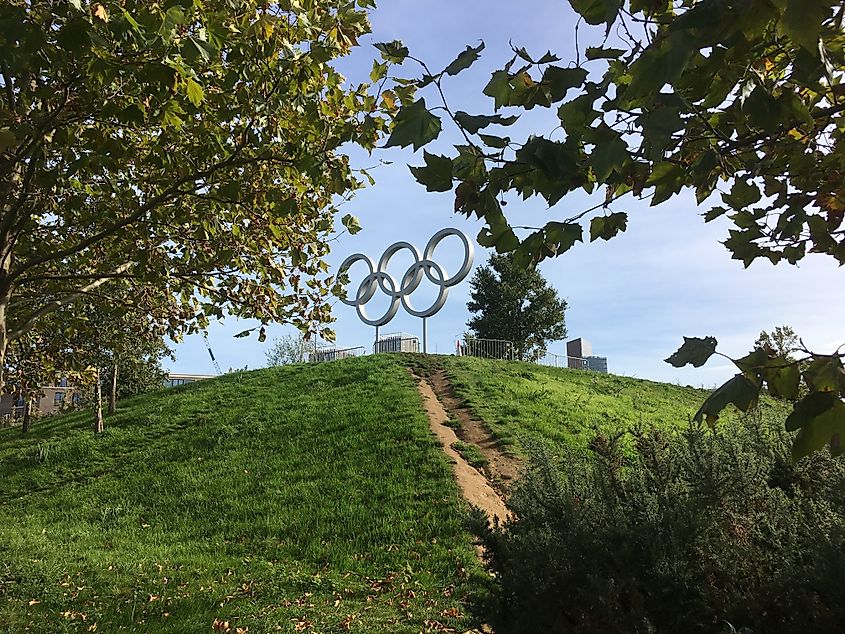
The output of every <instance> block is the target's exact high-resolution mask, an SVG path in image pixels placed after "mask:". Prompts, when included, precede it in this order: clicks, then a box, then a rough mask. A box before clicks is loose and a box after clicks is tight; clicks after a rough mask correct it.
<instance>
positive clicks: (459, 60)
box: [443, 42, 484, 76]
mask: <svg viewBox="0 0 845 634" xmlns="http://www.w3.org/2000/svg"><path fill="white" fill-rule="evenodd" d="M483 50H484V42H482V43H481V44H479V45H478V46H476V47H475V48H473V47H471V46H467V47H466V50H465V51H463V52H462V53H461V54H460V55H458V56H457V57H456V58H455V60H454V61H453V62H452V63H451V64H449V65H448V66H447V67H446V69H445V70H444V71H443V72H444V73H446V74H447V75H452V76H454V75H457V74H458V73H460V72H461V71H463V70H466V69H467V68H469V67H470V66H472V65H473V64H474V63H475V62H476V61H477V60H478V58H479V54H480V53H481V51H483Z"/></svg>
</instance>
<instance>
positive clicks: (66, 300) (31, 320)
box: [8, 262, 132, 341]
mask: <svg viewBox="0 0 845 634" xmlns="http://www.w3.org/2000/svg"><path fill="white" fill-rule="evenodd" d="M130 266H132V262H125V263H123V264H121V265H120V266H119V267H117V270H116V271H115V274H120V273H123V272H124V271H126V270H127V269H128V268H129V267H130ZM110 279H112V278H111V277H101V278H100V279H97V280H94V281H93V282H91V283H90V284H88V285H87V286H84V287H82V288H81V289H79V290H78V291H75V292H73V293H71V294H70V295H68V296H66V297H63V298H62V299H57V300H55V301H52V302H50V303H49V304H46V305H44V306H42V307H41V308H39V309H38V310H36V311H35V312H33V313H32V314H31V315H30V316H29V317H28V318H27V319H26V320H25V321H24V322H23V324H22V325H21V326H20V328H18V329H16V330H14V331H12V332H11V333H9V335H8V337H9V341H14V340H15V339H17V338H19V337H20V336H22V335H24V334H26V332H27V331H29V330H30V329H31V328H32V327H33V326H34V325H35V324H36V322H37V321H38V320H39V319H41V318H42V317H44V315H48V314H50V313H51V312H53V311H54V310H57V309H59V308H61V307H62V306H66V305H67V304H70V303H72V302H74V301H76V300H77V299H79V298H80V297H82V296H83V295H85V294H86V293H89V292H90V291H93V290H94V289H96V288H99V287H100V286H102V285H103V284H105V283H106V282H108V281H109V280H110Z"/></svg>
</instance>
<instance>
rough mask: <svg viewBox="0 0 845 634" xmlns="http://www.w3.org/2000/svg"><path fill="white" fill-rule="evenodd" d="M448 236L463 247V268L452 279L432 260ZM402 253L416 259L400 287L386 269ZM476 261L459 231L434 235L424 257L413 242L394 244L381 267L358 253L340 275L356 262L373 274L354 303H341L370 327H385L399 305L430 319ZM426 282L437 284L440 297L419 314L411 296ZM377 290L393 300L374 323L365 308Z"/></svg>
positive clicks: (345, 261)
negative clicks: (458, 239)
mask: <svg viewBox="0 0 845 634" xmlns="http://www.w3.org/2000/svg"><path fill="white" fill-rule="evenodd" d="M449 236H456V237H458V238H460V240H461V242H463V244H464V261H463V264H462V265H461V268H460V269H459V270H458V272H457V273H455V274H454V275H453V276H451V277H447V273H446V271H445V270H444V269H443V267H442V266H440V265H439V264H438V263H437V262H435V261H434V260H433V259H432V256H433V255H434V250H435V249H436V248H437V245H439V244H440V242H442V241H443V239H444V238H446V237H449ZM403 249H404V250H407V251H410V252H411V255H412V256H413V257H414V263H413V264H411V266H409V267H408V270H407V271H405V274H404V275H403V276H402V282H401V284H398V283H397V282H396V279H395V278H394V277H393V276H392V275H390V273H388V272H387V266H388V264H389V263H390V259H391V258H392V257H393V256H394V255H396V254H397V253H398V252H399V251H402V250H403ZM474 257H475V248H474V247H473V244H472V242H471V241H470V239H469V238H467V237H466V236H465V235H464V234H463V233H462V232H461V231H458V230H457V229H441V230H440V231H438V232H437V233H435V234H434V235H433V236H432V237H431V240H429V241H428V244H426V245H425V249H423V251H422V253H420V250H419V249H418V248H417V247H416V246H414V245H413V244H411V243H410V242H396V243H394V244H391V245H390V246H389V247H387V249H385V251H384V253H383V254H382V256H381V258H380V259H379V261H378V266H376V265H375V264H374V263H373V261H372V259H370V257H369V256H367V255H364V254H363V253H355V254H354V255H350V256H349V257H348V258H346V259H345V260H344V261H343V263H342V264H341V265H340V273H344V272H346V271H347V270H348V269H349V268H350V267H351V266H352V265H353V264H355V263H356V262H363V263H364V264H366V265H367V268H368V269H369V271H370V272H369V275H367V276H366V277H365V278H364V280H363V281H362V282H361V285H360V286H359V287H358V291H357V292H356V293H355V298H354V299H349V298H348V297H343V298H341V300H340V301H342V302H343V303H344V304H346V305H347V306H354V307H355V310H356V311H357V313H358V317H360V318H361V321H363V322H364V323H365V324H367V325H368V326H376V327H379V326H384V325H385V324H387V323H388V322H389V321H390V320H391V319H393V318H394V317H395V316H396V313H397V311H398V310H399V306H400V305H401V306H402V307H404V308H405V310H406V311H407V312H408V313H409V314H411V315H413V316H414V317H423V318H425V317H431V316H432V315H434V314H435V313H437V312H438V311H439V310H440V309H441V308H443V305H444V304H445V303H446V298H447V297H448V296H449V289H450V288H451V287H453V286H455V285H456V284H459V283H460V282H462V281H463V280H464V278H466V276H467V275H469V271H470V269H471V268H472V262H473V258H474ZM423 278H427V279H428V280H429V281H430V282H431V283H432V284H435V285H436V286H437V287H438V293H437V299H435V300H434V303H433V304H432V305H431V306H429V307H428V308H426V309H424V310H418V309H416V308H414V307H413V306H412V305H411V301H410V296H411V293H413V292H414V291H415V290H417V288H419V285H420V284H421V283H422V281H423ZM378 290H381V291H382V292H383V293H385V294H386V295H387V296H388V297H389V298H390V306H388V308H387V311H386V312H385V313H384V315H382V316H381V317H378V318H377V319H373V318H371V317H370V316H369V315H368V314H367V309H366V304H367V302H369V301H370V300H371V299H372V298H373V297H374V296H375V294H376V291H378Z"/></svg>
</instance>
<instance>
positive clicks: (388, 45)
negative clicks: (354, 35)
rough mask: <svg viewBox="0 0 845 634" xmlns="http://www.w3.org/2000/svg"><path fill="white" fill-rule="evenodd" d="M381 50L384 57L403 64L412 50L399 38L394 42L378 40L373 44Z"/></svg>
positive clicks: (391, 61)
mask: <svg viewBox="0 0 845 634" xmlns="http://www.w3.org/2000/svg"><path fill="white" fill-rule="evenodd" d="M373 46H375V47H376V48H377V49H378V50H379V51H380V52H381V55H382V57H383V58H384V59H385V60H387V61H388V62H390V63H392V64H401V63H402V62H404V61H405V58H406V57H408V55H409V53H410V51H409V50H408V47H407V46H405V45H403V44H402V42H401V41H399V40H393V41H392V42H378V43H376V44H373Z"/></svg>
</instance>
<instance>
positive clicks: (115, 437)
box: [0, 355, 705, 633]
mask: <svg viewBox="0 0 845 634" xmlns="http://www.w3.org/2000/svg"><path fill="white" fill-rule="evenodd" d="M406 366H410V367H412V368H413V369H415V370H416V371H417V372H421V373H425V372H431V371H432V370H438V371H441V372H445V376H446V377H448V378H449V380H450V381H451V384H452V387H453V388H454V391H455V392H456V394H457V395H458V396H459V397H461V398H462V399H464V401H465V402H466V404H467V405H468V406H469V408H470V409H471V411H472V414H473V415H475V416H476V417H478V418H480V419H481V420H482V421H484V422H485V423H486V424H487V425H488V426H489V427H490V428H491V430H492V432H493V433H494V434H495V435H496V437H497V438H499V439H500V440H501V441H503V443H505V444H507V443H510V447H511V448H512V449H513V450H514V452H515V453H520V448H519V441H520V439H522V438H532V437H533V438H540V439H543V440H545V441H548V442H551V443H553V444H567V445H570V446H576V447H584V446H586V442H587V441H588V439H589V438H590V437H591V434H592V433H593V432H592V430H593V429H594V428H600V429H608V428H611V427H613V428H616V427H620V426H630V425H633V424H637V423H639V422H643V423H652V424H658V425H663V426H669V427H675V426H678V425H681V424H684V423H685V422H686V421H687V419H688V416H689V415H690V414H691V413H692V412H694V411H695V408H697V407H698V405H699V404H700V402H701V400H702V399H703V398H704V397H705V392H703V391H701V390H692V389H689V388H680V387H676V386H670V385H665V384H659V383H653V382H649V381H638V380H634V379H626V378H622V377H615V376H612V375H598V374H595V373H591V372H580V371H568V370H556V369H551V368H541V367H538V366H535V365H529V364H522V363H509V362H495V361H493V362H491V361H482V360H478V359H462V358H454V357H423V356H418V355H379V356H377V357H365V358H361V359H348V360H343V361H337V362H334V363H329V364H323V365H310V366H289V367H286V368H280V369H271V370H261V371H256V372H249V373H241V374H234V375H227V376H225V377H221V378H219V379H216V380H210V381H205V382H201V383H195V384H192V385H188V386H184V387H181V388H175V389H171V390H167V391H161V392H157V393H154V394H148V395H144V396H141V397H137V398H135V399H132V400H128V401H125V402H123V403H121V404H120V408H119V410H118V413H117V414H116V415H115V416H113V417H111V418H109V419H107V430H106V432H105V434H103V435H102V436H101V437H97V438H95V437H94V436H93V434H91V431H90V427H89V419H88V418H87V417H86V415H85V414H84V413H75V414H69V415H65V416H61V417H54V418H50V419H45V420H43V421H39V422H38V423H37V425H36V427H35V430H34V432H33V433H32V434H31V436H30V437H28V438H22V437H21V435H20V433H19V431H18V430H16V429H4V430H0V631H6V632H19V631H32V632H62V631H70V632H77V631H78V632H85V631H101V632H102V631H106V632H112V631H144V632H160V631H162V632H163V631H172V632H207V631H214V629H215V628H216V629H217V630H218V631H230V632H233V633H237V632H238V631H240V632H245V631H249V632H269V631H285V632H299V631H307V632H341V631H346V630H349V631H355V632H388V631H389V632H421V631H433V632H436V631H458V632H464V631H466V630H467V629H469V628H470V627H472V626H473V625H474V624H475V623H476V622H477V619H473V618H472V617H471V616H470V614H469V606H470V604H471V603H472V600H473V596H474V595H476V594H479V593H482V592H484V590H485V586H486V581H485V580H486V578H487V577H486V575H485V574H484V572H483V570H481V568H480V566H479V564H478V562H477V560H476V558H475V555H474V552H473V547H472V540H471V538H470V536H469V535H468V534H467V532H466V530H465V517H466V505H465V503H464V502H463V501H462V500H461V499H460V496H459V493H458V488H457V487H456V485H455V482H454V481H453V478H452V473H451V472H450V468H449V464H448V461H447V459H446V458H445V457H444V454H443V452H442V451H441V450H440V448H439V447H438V445H437V442H436V440H435V439H434V438H433V437H432V435H431V433H430V431H429V426H428V421H427V420H426V415H425V413H424V410H423V408H422V407H421V405H422V402H421V397H420V394H419V393H418V391H417V390H416V389H415V385H414V381H413V379H412V377H411V375H410V374H409V373H408V371H407V368H406ZM238 628H240V630H238ZM247 628H249V629H248V630H247Z"/></svg>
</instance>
